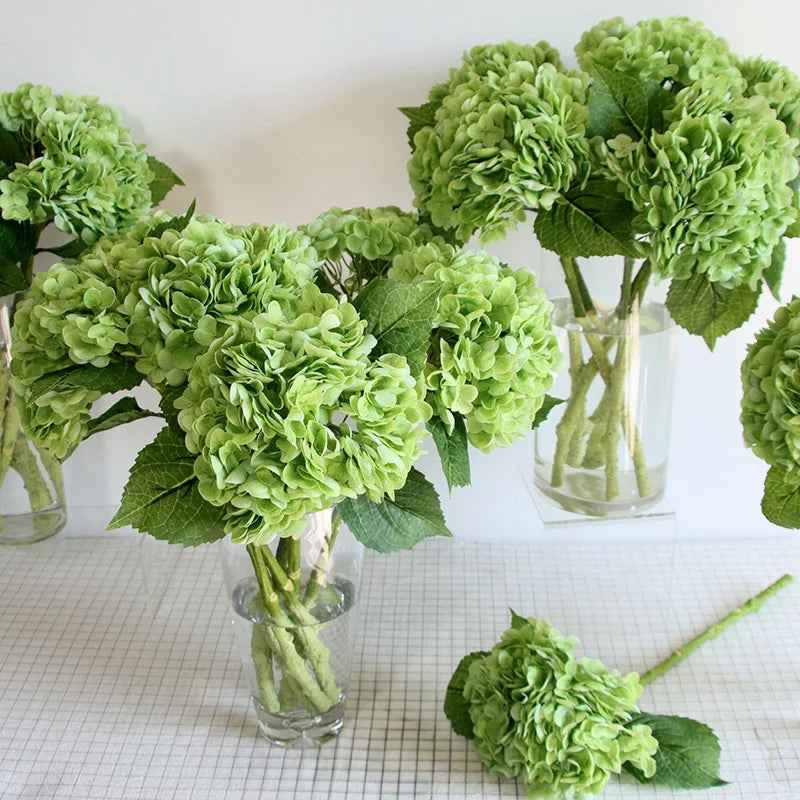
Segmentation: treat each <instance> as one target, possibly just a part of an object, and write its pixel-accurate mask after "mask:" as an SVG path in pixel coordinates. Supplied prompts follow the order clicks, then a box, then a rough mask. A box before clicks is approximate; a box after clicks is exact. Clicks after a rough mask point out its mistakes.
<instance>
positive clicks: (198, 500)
mask: <svg viewBox="0 0 800 800" xmlns="http://www.w3.org/2000/svg"><path fill="white" fill-rule="evenodd" d="M194 461H195V457H194V456H193V455H192V454H191V453H190V452H189V451H188V450H187V449H186V445H185V444H184V438H183V435H182V434H181V433H180V432H179V431H176V430H175V429H174V428H171V427H170V426H166V427H164V428H162V429H161V430H160V431H159V433H158V436H156V438H155V440H154V441H152V442H151V443H150V444H148V445H147V446H146V447H144V448H143V449H142V450H141V451H140V452H139V455H138V456H137V458H136V462H135V463H134V465H133V467H132V468H131V473H130V478H129V479H128V483H127V484H126V486H125V490H124V492H123V494H122V505H121V507H120V509H119V511H118V512H117V513H116V515H115V516H114V519H112V520H111V522H110V523H109V524H108V530H112V529H113V528H121V527H123V526H124V525H132V526H133V527H134V528H136V529H137V530H139V531H141V532H142V533H149V534H150V535H151V536H153V537H155V538H156V539H162V540H164V541H167V542H171V543H172V544H182V545H183V546H184V547H194V546H196V545H199V544H205V543H207V542H215V541H216V540H217V539H221V538H222V537H223V536H224V535H225V532H224V510H223V509H222V508H219V507H217V506H213V505H211V503H209V502H207V501H206V500H203V498H202V497H201V496H200V492H199V491H198V489H197V485H198V481H197V477H196V476H195V474H194Z"/></svg>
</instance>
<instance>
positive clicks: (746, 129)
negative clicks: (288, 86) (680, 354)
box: [401, 17, 800, 515]
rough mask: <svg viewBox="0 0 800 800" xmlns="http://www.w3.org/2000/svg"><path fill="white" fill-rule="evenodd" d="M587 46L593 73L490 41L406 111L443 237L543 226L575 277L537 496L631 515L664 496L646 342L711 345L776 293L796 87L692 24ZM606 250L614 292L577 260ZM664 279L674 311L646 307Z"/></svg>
mask: <svg viewBox="0 0 800 800" xmlns="http://www.w3.org/2000/svg"><path fill="white" fill-rule="evenodd" d="M575 52H576V55H577V57H578V62H579V65H580V69H579V70H571V69H567V68H566V67H565V66H564V64H563V63H562V61H561V59H560V57H559V54H558V52H557V51H556V50H555V49H553V48H552V47H551V46H550V45H548V44H547V43H546V42H540V43H538V44H536V45H520V44H515V43H513V42H507V43H505V44H502V45H488V46H482V47H476V48H474V49H473V50H471V51H470V52H469V53H467V54H465V56H464V59H463V63H462V65H461V67H459V68H457V69H453V70H451V73H450V78H449V80H448V81H446V82H445V83H441V84H438V85H436V86H434V87H433V89H431V92H430V95H429V101H428V102H427V103H425V104H424V105H422V106H419V107H415V108H404V109H401V110H402V111H403V112H404V113H405V114H406V116H407V117H408V118H409V119H410V121H411V124H410V127H409V139H410V142H411V147H412V151H413V154H412V157H411V160H410V162H409V166H408V169H409V175H410V178H411V184H412V186H413V188H414V191H415V194H416V199H415V204H416V206H417V208H418V209H420V211H421V212H422V213H423V214H424V215H425V217H426V219H428V221H429V223H430V224H431V225H432V226H433V227H434V229H435V230H437V231H440V232H443V234H444V235H448V236H450V237H451V238H452V239H453V240H455V241H458V242H464V241H466V240H467V239H468V238H469V237H470V236H472V234H473V233H474V232H476V231H480V233H481V237H482V239H483V240H485V241H488V240H493V239H499V238H502V237H503V236H505V233H506V231H507V230H508V229H509V228H513V227H515V226H516V225H517V224H518V223H520V222H522V221H523V220H525V219H526V217H527V216H528V214H535V221H534V224H533V229H534V232H535V234H536V236H537V238H538V240H539V242H540V243H541V245H542V246H543V247H544V248H546V249H547V250H549V251H552V252H554V253H555V254H557V256H558V259H559V262H560V265H561V267H562V268H563V274H564V280H565V283H566V287H567V291H568V294H569V297H568V299H565V300H564V301H562V302H560V303H557V318H556V320H555V321H556V324H557V325H558V327H559V328H560V329H561V330H562V331H563V338H564V340H565V349H566V351H567V354H568V356H569V361H570V365H569V381H570V388H569V397H568V399H567V402H566V403H565V405H564V407H563V410H562V412H563V413H561V414H560V419H559V421H558V425H557V428H556V430H555V432H554V435H553V436H552V441H553V447H552V451H550V452H547V453H544V454H539V455H541V458H540V457H539V455H537V462H540V463H537V486H539V488H540V489H542V490H543V491H545V493H546V494H548V495H549V496H550V497H552V498H554V499H556V500H557V501H558V502H559V503H561V504H562V505H564V506H565V507H567V508H575V509H576V510H580V511H582V512H583V513H590V514H600V515H605V514H609V513H623V514H624V513H631V512H632V511H636V510H641V509H643V508H645V507H646V506H648V505H652V504H653V503H655V502H656V501H657V500H658V498H659V497H660V496H661V492H662V491H663V484H664V480H663V475H662V474H660V473H659V474H656V469H661V466H662V465H661V459H662V455H661V453H660V452H655V453H654V454H653V457H652V459H651V458H650V457H649V456H648V453H647V452H646V447H645V445H646V443H647V442H646V437H647V432H648V431H647V428H648V427H649V425H650V423H649V422H648V421H647V419H646V418H645V417H644V413H645V411H644V410H643V409H645V408H646V407H647V406H648V401H647V398H646V396H645V393H646V387H645V385H644V383H643V377H642V375H643V374H644V373H645V372H646V371H650V372H652V373H654V374H659V373H663V371H664V370H665V369H667V368H668V363H666V364H665V365H664V366H661V365H656V364H648V363H647V358H646V353H644V351H645V350H646V345H645V344H643V340H644V337H646V336H647V335H648V334H657V333H659V332H660V331H663V330H665V329H666V328H667V327H668V326H669V324H670V323H669V315H670V314H671V316H672V318H673V319H674V320H675V322H677V323H678V324H679V325H681V326H682V327H683V328H685V329H686V330H687V331H689V332H690V333H693V334H699V335H701V336H702V337H703V338H704V339H705V341H706V342H707V343H708V345H709V347H712V348H713V346H714V343H715V341H716V340H717V338H718V337H720V336H722V335H724V334H726V333H728V332H730V331H732V330H734V329H735V328H738V327H739V326H740V325H741V324H742V323H743V322H744V321H745V320H746V319H748V318H749V316H750V315H751V314H752V313H753V311H754V310H755V308H756V304H757V302H758V297H759V293H760V292H761V290H762V288H763V286H764V285H765V284H766V285H767V286H768V287H769V289H770V290H771V291H772V292H773V294H776V295H777V292H778V287H779V285H780V282H781V273H782V269H783V259H784V252H785V248H784V244H783V240H784V237H789V236H797V235H798V234H800V220H799V219H798V195H797V188H798V183H799V180H798V155H800V142H799V141H798V136H799V135H800V115H799V114H798V108H800V80H798V78H797V76H795V75H794V74H792V73H791V72H790V71H789V70H787V69H786V68H785V67H782V66H780V65H779V64H777V63H775V62H774V61H765V60H763V59H761V58H742V57H740V56H737V55H735V54H734V53H732V52H730V50H729V48H728V46H727V44H726V43H725V42H724V41H723V40H721V39H718V38H717V37H715V36H714V35H713V34H712V33H711V32H710V31H709V30H707V29H706V28H704V27H703V26H702V25H700V24H699V23H697V22H694V21H692V20H689V19H687V18H684V17H673V18H668V19H663V20H658V19H654V20H648V21H645V22H640V23H638V24H636V25H629V24H627V23H625V22H624V21H623V20H622V19H620V18H615V19H611V20H608V21H605V22H601V23H600V24H598V25H596V26H595V27H593V28H591V29H590V30H589V31H587V32H586V33H585V34H584V35H583V36H582V37H581V40H580V42H579V43H578V45H577V46H576V48H575ZM593 256H617V257H619V263H620V270H619V285H620V291H619V296H618V297H616V298H613V299H603V298H600V299H598V298H597V297H595V296H594V295H593V294H592V292H591V291H590V289H589V288H588V286H587V282H586V280H585V279H584V272H583V270H582V268H581V264H580V261H579V260H580V259H585V258H587V257H593ZM603 268H604V269H606V267H605V266H604V267H603ZM663 280H668V281H669V291H668V293H667V299H666V309H667V311H668V312H669V314H667V312H665V311H664V310H663V309H662V308H661V307H659V306H657V305H656V304H653V303H647V302H645V297H646V293H647V290H648V287H649V286H650V285H651V283H653V282H654V281H663ZM661 349H662V350H664V351H665V352H666V353H667V357H669V354H670V348H669V347H668V346H664V347H662V348H661ZM659 393H660V394H661V395H663V394H665V390H664V389H663V388H660V389H659ZM649 405H650V406H651V407H652V406H653V405H654V401H653V400H652V398H651V400H650V402H649ZM657 411H658V416H660V417H662V418H663V417H664V416H667V417H668V416H669V414H668V409H667V410H664V409H657ZM661 438H664V437H663V436H662V437H661ZM655 449H656V451H659V450H663V451H664V452H663V458H664V459H666V446H664V445H663V444H662V445H659V446H658V447H657V448H655ZM653 462H655V463H653ZM626 487H627V488H626ZM615 504H616V505H615Z"/></svg>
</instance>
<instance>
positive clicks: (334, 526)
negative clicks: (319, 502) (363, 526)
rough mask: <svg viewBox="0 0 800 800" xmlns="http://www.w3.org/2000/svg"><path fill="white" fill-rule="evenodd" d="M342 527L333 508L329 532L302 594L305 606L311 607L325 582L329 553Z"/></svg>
mask: <svg viewBox="0 0 800 800" xmlns="http://www.w3.org/2000/svg"><path fill="white" fill-rule="evenodd" d="M341 527H342V515H341V514H340V513H339V509H338V508H334V509H333V514H332V515H331V532H330V534H329V536H328V538H327V539H326V540H325V541H324V542H323V544H322V547H321V549H320V551H319V558H318V559H317V563H316V564H315V565H314V569H313V570H312V571H311V575H310V576H309V578H308V584H307V585H306V591H305V594H304V595H303V605H304V606H305V607H306V608H312V607H313V606H314V603H315V602H316V600H317V595H318V594H319V590H320V588H321V587H322V585H323V584H324V583H325V575H326V573H327V570H328V564H329V563H330V560H331V553H332V552H333V546H334V545H335V544H336V537H337V536H338V535H339V530H340V529H341Z"/></svg>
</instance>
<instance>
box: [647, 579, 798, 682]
mask: <svg viewBox="0 0 800 800" xmlns="http://www.w3.org/2000/svg"><path fill="white" fill-rule="evenodd" d="M793 581H794V577H793V576H791V575H784V576H783V577H781V578H779V579H778V580H777V581H775V583H773V584H771V585H770V586H768V587H767V588H766V589H764V591H763V592H759V593H758V594H757V595H755V597H751V598H750V599H749V600H748V601H747V602H746V603H743V604H742V605H741V606H739V607H738V608H737V609H734V610H733V611H731V613H730V614H728V615H727V616H726V617H723V618H722V619H721V620H719V622H715V623H714V624H713V625H711V626H709V627H708V628H706V629H705V630H704V631H703V632H702V633H701V634H699V635H697V636H695V637H694V638H693V639H690V640H689V641H688V642H686V644H685V645H683V647H680V648H678V649H677V650H675V651H674V652H673V653H672V654H671V655H669V656H668V657H667V658H665V659H664V660H663V661H662V662H661V663H660V664H657V665H656V666H655V667H653V668H652V669H650V670H648V671H647V672H645V673H644V674H642V675H641V676H639V683H641V684H642V686H646V685H647V684H648V683H650V682H651V681H654V680H655V679H656V678H658V677H659V676H660V675H663V674H664V673H665V672H666V671H667V670H668V669H672V667H674V666H675V665H676V664H679V663H680V662H681V661H683V659H685V658H686V657H688V656H689V655H691V654H692V653H693V652H694V651H695V650H697V648H698V647H700V646H701V645H702V644H705V643H706V642H707V641H709V640H710V639H714V638H716V637H717V636H719V634H720V633H722V631H724V630H725V628H727V627H728V626H729V625H732V624H733V623H734V622H736V620H738V619H741V618H742V617H746V616H747V615H748V614H752V613H754V612H755V611H758V610H759V609H760V608H761V606H763V605H764V603H766V602H767V600H769V598H770V597H772V596H773V595H775V594H777V593H778V592H779V591H780V590H781V589H783V588H785V587H786V586H788V585H789V584H790V583H792V582H793Z"/></svg>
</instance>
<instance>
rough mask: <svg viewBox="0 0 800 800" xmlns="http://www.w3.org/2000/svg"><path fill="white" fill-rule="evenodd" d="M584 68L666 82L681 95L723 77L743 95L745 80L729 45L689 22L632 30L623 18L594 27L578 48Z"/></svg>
mask: <svg viewBox="0 0 800 800" xmlns="http://www.w3.org/2000/svg"><path fill="white" fill-rule="evenodd" d="M575 54H576V55H577V57H578V63H579V64H580V65H581V68H582V69H584V70H586V71H587V72H591V71H592V67H593V66H594V65H599V66H601V67H604V68H606V69H609V70H612V71H615V72H623V73H628V74H632V75H636V76H637V77H639V78H641V79H643V80H652V81H657V82H658V83H662V82H664V81H667V82H669V84H670V85H671V86H672V87H673V88H674V89H676V90H678V89H681V88H683V87H686V86H690V85H691V84H693V83H694V82H695V81H697V80H700V79H703V78H707V77H711V76H724V78H725V80H726V81H727V82H728V84H729V85H730V86H731V89H732V90H733V91H734V92H735V94H736V95H737V96H738V95H740V94H741V93H742V91H743V89H744V79H743V78H742V75H741V73H740V72H739V70H738V69H737V67H736V64H735V63H734V62H735V58H734V56H733V55H732V54H731V52H730V49H729V47H728V44H727V42H726V41H725V40H724V39H720V38H718V37H717V36H715V35H714V34H713V33H712V32H711V31H710V30H708V29H707V28H706V27H704V26H703V25H702V24H701V23H700V22H697V21H695V20H692V19H689V18H688V17H666V18H665V19H648V20H643V21H642V22H638V23H637V24H635V25H629V24H628V23H626V22H625V21H624V20H623V19H622V18H621V17H614V18H613V19H609V20H605V21H604V22H600V23H598V24H597V25H595V26H594V27H593V28H590V29H589V30H588V31H587V32H586V33H584V34H583V36H582V37H581V40H580V42H579V43H578V44H577V45H576V47H575Z"/></svg>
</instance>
